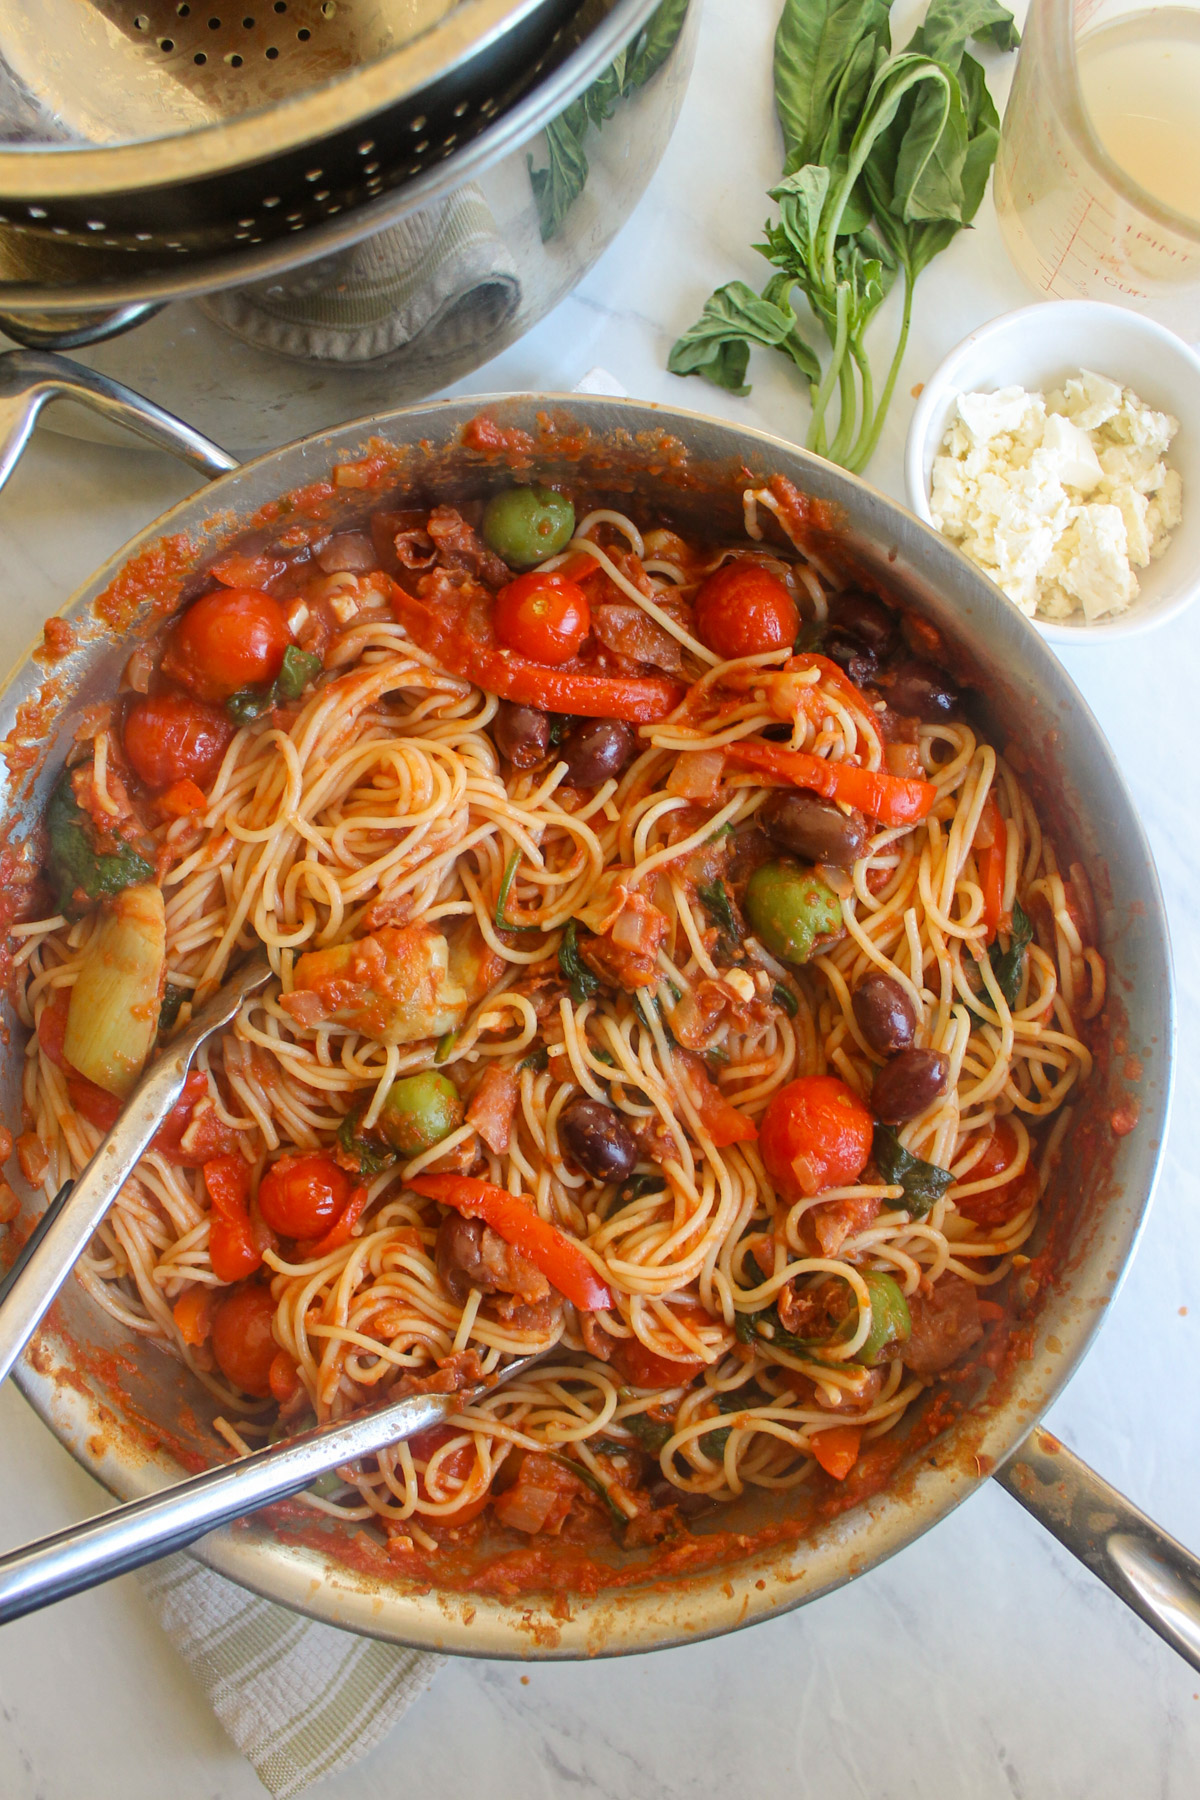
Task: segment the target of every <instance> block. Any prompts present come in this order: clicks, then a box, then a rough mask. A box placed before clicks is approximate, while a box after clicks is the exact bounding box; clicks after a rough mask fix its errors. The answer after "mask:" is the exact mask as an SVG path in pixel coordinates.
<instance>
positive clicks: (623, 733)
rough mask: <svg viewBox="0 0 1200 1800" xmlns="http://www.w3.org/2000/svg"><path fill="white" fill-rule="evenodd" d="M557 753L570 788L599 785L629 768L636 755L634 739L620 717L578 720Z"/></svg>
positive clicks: (631, 732) (629, 727) (630, 730)
mask: <svg viewBox="0 0 1200 1800" xmlns="http://www.w3.org/2000/svg"><path fill="white" fill-rule="evenodd" d="M558 754H559V756H560V758H561V759H562V761H563V762H565V763H566V765H567V780H568V781H569V782H570V784H571V786H572V787H599V785H600V783H601V782H602V781H613V780H615V779H616V778H617V776H618V775H621V774H623V773H624V771H625V770H626V769H627V768H628V766H629V764H630V763H631V762H632V761H633V759H634V757H635V756H636V755H637V738H636V737H635V736H634V732H633V727H632V726H630V725H626V723H625V721H624V720H623V719H578V720H576V722H575V724H574V725H572V727H571V729H570V731H568V733H567V735H566V737H565V738H564V739H563V741H562V743H561V744H560V745H559V749H558Z"/></svg>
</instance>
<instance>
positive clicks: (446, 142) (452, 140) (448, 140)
mask: <svg viewBox="0 0 1200 1800" xmlns="http://www.w3.org/2000/svg"><path fill="white" fill-rule="evenodd" d="M457 142H458V133H457V131H452V132H451V133H450V135H449V137H444V138H443V139H442V149H443V150H453V148H454V146H455V144H457Z"/></svg>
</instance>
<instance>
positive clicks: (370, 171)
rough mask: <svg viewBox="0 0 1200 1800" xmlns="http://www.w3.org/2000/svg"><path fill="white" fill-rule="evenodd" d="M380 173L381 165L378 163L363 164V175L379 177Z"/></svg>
mask: <svg viewBox="0 0 1200 1800" xmlns="http://www.w3.org/2000/svg"><path fill="white" fill-rule="evenodd" d="M378 173H379V164H378V163H377V162H371V163H364V164H363V174H364V175H378Z"/></svg>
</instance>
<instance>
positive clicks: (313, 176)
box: [304, 169, 325, 181]
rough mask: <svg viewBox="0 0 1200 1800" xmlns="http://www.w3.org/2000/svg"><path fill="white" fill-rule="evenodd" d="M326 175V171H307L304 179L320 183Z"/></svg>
mask: <svg viewBox="0 0 1200 1800" xmlns="http://www.w3.org/2000/svg"><path fill="white" fill-rule="evenodd" d="M324 173H325V171H324V169H306V170H305V171H304V179H305V181H320V179H321V177H322V175H323V174H324Z"/></svg>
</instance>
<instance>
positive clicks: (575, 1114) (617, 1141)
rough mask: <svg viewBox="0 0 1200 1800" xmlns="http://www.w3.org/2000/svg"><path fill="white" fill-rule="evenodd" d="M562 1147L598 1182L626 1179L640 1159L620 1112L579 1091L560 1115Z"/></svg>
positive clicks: (559, 1130)
mask: <svg viewBox="0 0 1200 1800" xmlns="http://www.w3.org/2000/svg"><path fill="white" fill-rule="evenodd" d="M558 1135H559V1139H560V1141H561V1143H562V1146H563V1149H564V1150H565V1151H566V1152H567V1155H568V1156H569V1157H570V1158H571V1160H572V1161H573V1162H576V1163H578V1165H579V1167H580V1168H581V1169H582V1170H583V1172H584V1174H585V1175H591V1176H592V1177H593V1179H594V1180H596V1181H624V1180H625V1179H626V1177H627V1176H628V1175H630V1174H631V1173H632V1171H633V1165H634V1164H635V1163H636V1161H637V1156H638V1153H637V1145H636V1144H635V1143H634V1141H633V1137H632V1134H631V1133H630V1130H629V1127H628V1126H627V1125H626V1124H625V1122H624V1120H623V1119H622V1118H621V1116H620V1114H619V1113H616V1112H614V1111H613V1109H612V1107H611V1106H605V1105H604V1103H603V1101H601V1100H593V1099H592V1098H591V1097H590V1096H589V1095H587V1094H576V1095H574V1096H573V1097H572V1098H571V1099H570V1100H568V1101H567V1104H566V1105H565V1106H564V1107H563V1109H562V1111H561V1112H560V1113H559V1115H558Z"/></svg>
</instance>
